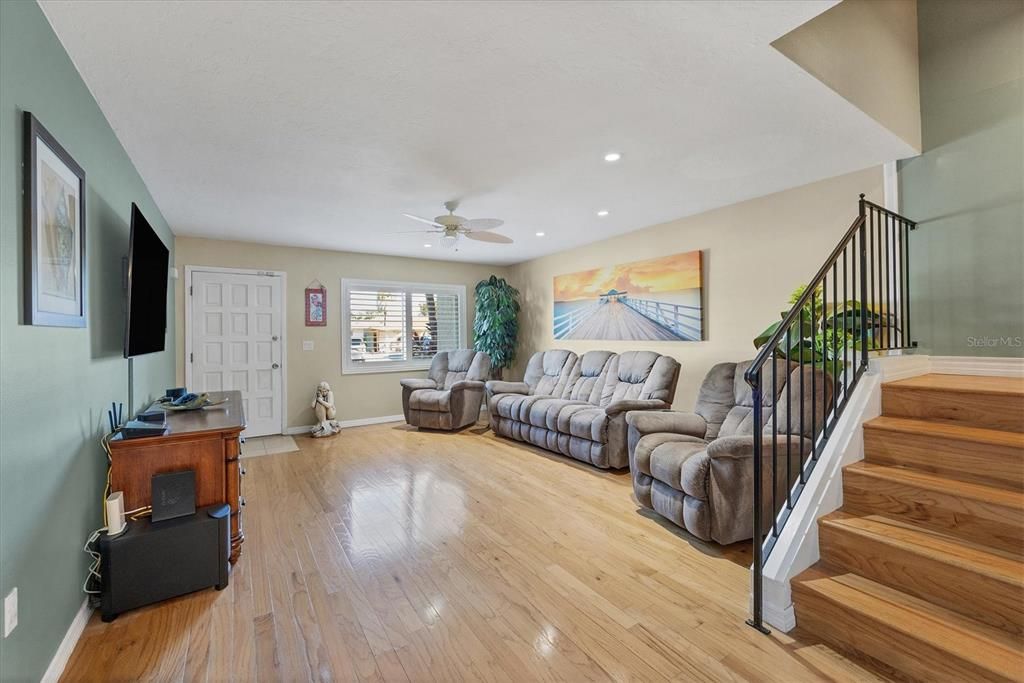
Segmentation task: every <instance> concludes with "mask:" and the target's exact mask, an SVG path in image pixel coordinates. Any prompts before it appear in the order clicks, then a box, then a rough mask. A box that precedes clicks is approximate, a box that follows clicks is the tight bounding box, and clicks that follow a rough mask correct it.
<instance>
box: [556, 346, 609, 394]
mask: <svg viewBox="0 0 1024 683" xmlns="http://www.w3.org/2000/svg"><path fill="white" fill-rule="evenodd" d="M613 356H615V354H614V353H612V352H611V351H587V352H586V353H584V354H583V355H582V356H580V357H579V358H577V359H576V362H575V363H574V364H573V367H572V370H570V371H569V380H568V382H566V385H565V391H564V392H563V393H562V398H568V399H572V400H574V401H586V402H587V403H592V404H593V405H595V406H596V405H599V404H600V403H601V392H602V390H603V389H604V383H605V380H606V378H607V376H608V367H609V365H610V364H611V359H612V357H613Z"/></svg>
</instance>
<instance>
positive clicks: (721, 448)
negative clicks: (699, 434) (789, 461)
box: [708, 434, 811, 462]
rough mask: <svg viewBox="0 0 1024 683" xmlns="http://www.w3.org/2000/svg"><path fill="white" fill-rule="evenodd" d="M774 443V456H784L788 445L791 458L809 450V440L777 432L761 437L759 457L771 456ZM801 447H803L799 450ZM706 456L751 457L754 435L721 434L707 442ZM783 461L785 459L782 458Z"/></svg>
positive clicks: (752, 455)
mask: <svg viewBox="0 0 1024 683" xmlns="http://www.w3.org/2000/svg"><path fill="white" fill-rule="evenodd" d="M773 442H774V443H775V456H776V457H780V456H781V457H782V458H785V457H786V452H787V451H786V448H787V445H788V447H789V455H790V457H791V458H794V457H795V458H799V457H800V455H801V454H807V453H810V451H811V441H810V440H809V439H805V438H802V437H801V436H799V435H796V434H779V435H778V436H777V437H772V436H771V435H770V434H765V435H764V436H762V437H761V457H762V458H771V457H772V443H773ZM801 449H803V450H802V451H801ZM708 457H710V458H712V459H714V458H733V459H740V458H753V457H754V437H753V436H752V435H747V436H723V437H720V438H718V439H715V440H714V441H712V442H711V443H709V444H708ZM783 462H785V460H783Z"/></svg>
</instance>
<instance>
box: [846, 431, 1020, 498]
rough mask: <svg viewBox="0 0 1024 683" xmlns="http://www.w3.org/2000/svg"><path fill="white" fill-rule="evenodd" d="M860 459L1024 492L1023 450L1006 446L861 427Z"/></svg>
mask: <svg viewBox="0 0 1024 683" xmlns="http://www.w3.org/2000/svg"><path fill="white" fill-rule="evenodd" d="M864 457H865V459H866V460H867V461H868V462H872V463H877V464H879V465H899V466H902V467H912V468H914V469H917V470H922V471H924V472H932V473H935V474H940V475H942V476H944V477H949V478H950V479H956V480H957V481H969V482H974V483H976V484H987V485H989V486H999V487H1001V488H1005V489H1009V490H1011V491H1024V451H1022V450H1020V449H1017V448H1012V447H1010V446H1000V445H993V444H979V443H974V442H970V441H957V440H953V439H948V438H943V437H938V436H932V435H930V434H919V433H908V432H896V431H891V430H887V429H875V428H872V427H871V425H865V426H864Z"/></svg>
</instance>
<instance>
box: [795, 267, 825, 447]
mask: <svg viewBox="0 0 1024 683" xmlns="http://www.w3.org/2000/svg"><path fill="white" fill-rule="evenodd" d="M824 283H825V279H824V278H822V287H821V291H822V292H823V293H824V291H825V286H824ZM816 294H817V288H815V289H814V290H813V291H811V334H812V335H817V332H818V323H817V311H818V309H817V306H816V305H815V296H816ZM813 338H814V337H812V339H813ZM817 358H818V349H817V348H812V349H811V460H817V459H818V441H817V439H816V437H817V435H818V430H817V418H818V411H817V410H815V408H816V406H817V405H818V404H817V400H818V392H817V389H818V380H817V377H818V372H817V367H816V361H817ZM801 405H803V404H801Z"/></svg>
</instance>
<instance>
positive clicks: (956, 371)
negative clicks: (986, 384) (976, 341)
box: [929, 356, 1024, 377]
mask: <svg viewBox="0 0 1024 683" xmlns="http://www.w3.org/2000/svg"><path fill="white" fill-rule="evenodd" d="M929 360H930V361H931V372H934V373H937V374H940V375H985V376H989V377H1024V358H987V357H975V356H930V357H929Z"/></svg>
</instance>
